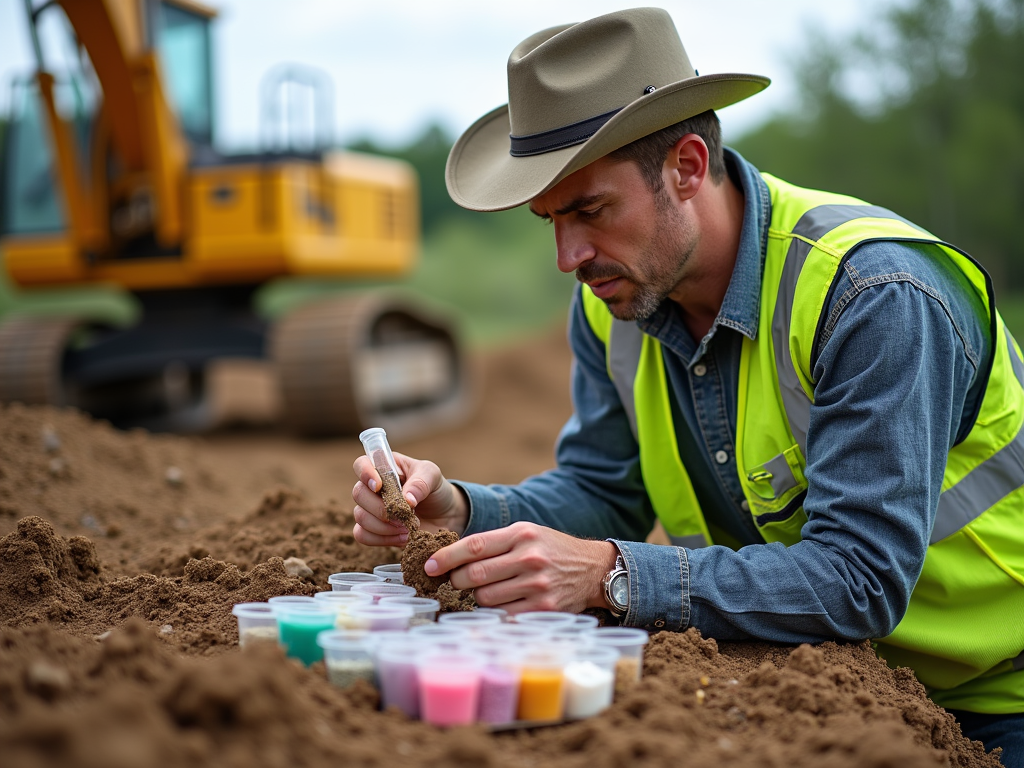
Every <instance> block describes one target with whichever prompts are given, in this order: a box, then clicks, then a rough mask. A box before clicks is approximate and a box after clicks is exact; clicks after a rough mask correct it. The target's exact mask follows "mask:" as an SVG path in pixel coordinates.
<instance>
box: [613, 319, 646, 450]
mask: <svg viewBox="0 0 1024 768" xmlns="http://www.w3.org/2000/svg"><path fill="white" fill-rule="evenodd" d="M643 344H644V332H643V331H641V330H640V326H638V325H637V324H636V323H633V322H629V321H626V320H612V332H611V336H610V338H609V339H608V345H609V346H608V368H609V370H610V371H611V375H612V383H613V384H614V385H615V390H616V391H617V392H618V393H619V399H620V400H621V401H622V407H623V408H625V409H626V417H627V418H628V419H629V428H630V429H631V430H633V437H634V438H635V439H636V440H637V441H639V440H640V436H639V434H638V433H637V429H636V402H635V401H634V399H633V384H634V382H635V380H636V372H637V370H638V369H639V368H640V350H641V348H642V347H643Z"/></svg>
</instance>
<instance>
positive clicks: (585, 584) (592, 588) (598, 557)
mask: <svg viewBox="0 0 1024 768" xmlns="http://www.w3.org/2000/svg"><path fill="white" fill-rule="evenodd" d="M616 555H618V548H617V547H616V546H615V545H614V544H612V543H611V542H610V541H591V540H588V539H577V538H575V537H573V536H569V535H568V534H565V533H560V532H559V531H556V530H554V529H552V528H544V527H542V526H539V525H535V524H534V523H513V524H512V525H510V526H508V527H507V528H499V529H497V530H494V531H486V532H484V533H475V534H473V535H472V536H467V537H466V538H465V539H461V540H459V541H457V542H455V543H454V544H451V545H449V546H447V547H444V548H443V549H440V550H438V551H437V552H435V553H434V556H433V557H432V558H431V559H430V560H428V561H427V563H426V568H425V570H426V572H427V574H428V575H430V576H438V575H440V574H442V573H446V572H448V571H451V581H452V586H453V587H455V588H456V589H475V590H476V592H475V596H476V601H477V602H478V603H479V604H480V605H486V606H500V607H501V608H504V609H505V610H507V611H508V612H509V613H511V614H516V613H522V612H524V611H570V612H572V613H579V612H580V611H582V610H583V609H584V608H603V607H606V603H605V600H604V591H603V589H602V586H601V580H602V578H603V577H604V575H605V574H606V573H607V572H608V571H610V570H611V569H612V568H613V567H614V566H615V557H616Z"/></svg>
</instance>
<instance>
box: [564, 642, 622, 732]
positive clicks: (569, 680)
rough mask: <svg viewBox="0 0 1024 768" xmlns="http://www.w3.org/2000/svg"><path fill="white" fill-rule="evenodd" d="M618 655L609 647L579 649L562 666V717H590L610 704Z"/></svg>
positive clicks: (613, 691)
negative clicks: (563, 708) (563, 685)
mask: <svg viewBox="0 0 1024 768" xmlns="http://www.w3.org/2000/svg"><path fill="white" fill-rule="evenodd" d="M618 660H619V652H618V651H617V650H616V649H615V648H613V647H612V646H610V645H595V646H591V647H589V648H580V649H577V651H576V652H575V653H574V654H573V658H572V659H571V660H570V661H569V663H568V664H566V667H565V716H566V717H567V718H571V719H580V718H584V717H593V716H594V715H597V714H599V713H601V712H603V711H604V710H606V709H608V707H610V706H611V705H612V699H613V697H614V696H615V667H616V663H617V662H618Z"/></svg>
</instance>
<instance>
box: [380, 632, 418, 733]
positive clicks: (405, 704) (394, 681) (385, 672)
mask: <svg viewBox="0 0 1024 768" xmlns="http://www.w3.org/2000/svg"><path fill="white" fill-rule="evenodd" d="M407 637H408V639H407V640H391V639H389V640H388V642H386V643H384V644H383V645H382V646H381V647H380V649H379V650H378V651H377V653H376V660H377V679H378V681H379V683H380V697H381V706H382V707H384V708H387V707H398V708H399V709H400V710H402V711H403V712H404V713H405V714H406V715H408V716H409V717H411V718H417V717H419V716H420V691H419V677H418V676H417V673H416V659H417V657H418V656H419V655H420V653H421V652H422V651H423V646H422V644H421V643H420V642H418V641H417V640H415V639H414V638H413V637H412V636H411V635H408V636H407Z"/></svg>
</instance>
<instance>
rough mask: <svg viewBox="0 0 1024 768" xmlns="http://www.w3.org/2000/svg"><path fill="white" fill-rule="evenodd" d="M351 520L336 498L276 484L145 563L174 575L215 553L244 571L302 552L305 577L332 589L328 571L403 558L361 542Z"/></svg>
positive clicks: (367, 569)
mask: <svg viewBox="0 0 1024 768" xmlns="http://www.w3.org/2000/svg"><path fill="white" fill-rule="evenodd" d="M350 503H351V502H350ZM353 523H354V519H353V517H352V512H351V511H350V510H349V509H346V508H343V507H342V506H341V504H340V503H339V502H337V501H335V500H333V499H332V500H328V501H327V502H326V503H323V504H315V503H313V502H311V501H310V500H309V499H308V498H307V497H306V496H305V494H303V493H301V492H300V491H297V490H294V489H291V488H284V487H277V488H274V489H271V490H269V491H267V492H266V493H265V494H264V495H263V498H262V500H261V501H260V503H259V504H258V505H257V506H256V508H255V509H254V510H252V511H251V512H250V513H249V514H247V515H246V516H244V517H242V518H241V519H239V520H238V521H232V522H229V523H221V524H218V525H213V526H209V527H207V528H203V529H200V530H198V531H196V532H195V533H194V534H193V535H192V536H191V537H190V541H191V543H190V544H188V545H187V546H183V545H179V546H177V547H175V546H162V547H159V548H157V549H156V550H155V552H154V554H153V555H152V556H151V557H150V558H149V559H148V560H146V561H145V562H144V565H145V567H146V570H149V571H152V572H153V573H159V574H163V575H176V574H179V573H181V569H182V568H183V567H184V566H185V563H187V562H188V561H189V560H190V559H193V558H202V557H208V556H209V557H214V558H216V559H218V560H224V561H227V562H231V563H234V564H236V565H238V566H239V567H240V568H241V569H242V570H243V571H244V570H248V569H249V568H252V567H254V566H256V565H258V564H259V563H263V562H266V561H267V560H269V559H270V558H272V557H280V558H283V559H288V558H298V559H300V560H302V561H303V562H304V563H305V564H306V565H307V566H308V567H309V568H310V570H311V571H312V575H311V576H308V577H307V578H306V581H307V582H308V583H309V584H311V585H316V586H317V587H318V588H319V589H329V586H328V584H327V577H328V576H330V575H331V574H332V573H338V572H339V571H343V570H344V571H364V572H367V573H369V572H370V571H372V570H373V567H374V566H376V565H380V564H381V563H385V562H391V563H397V562H398V561H399V559H400V558H401V555H402V553H401V550H398V549H394V548H390V547H389V548H384V549H371V548H369V547H364V546H362V545H360V544H357V543H356V540H355V539H354V538H353V537H352V525H353Z"/></svg>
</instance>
